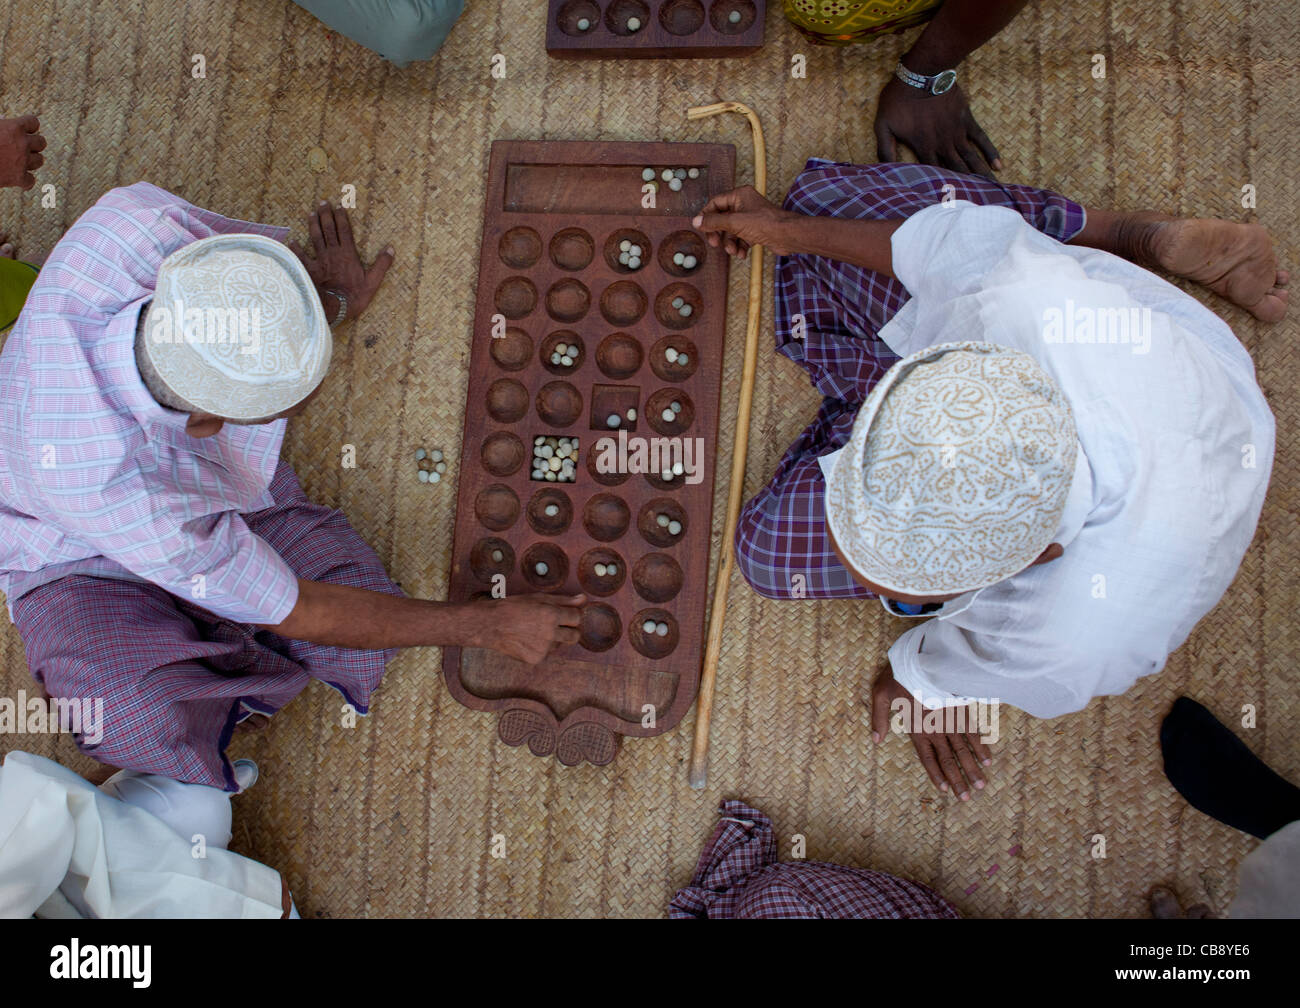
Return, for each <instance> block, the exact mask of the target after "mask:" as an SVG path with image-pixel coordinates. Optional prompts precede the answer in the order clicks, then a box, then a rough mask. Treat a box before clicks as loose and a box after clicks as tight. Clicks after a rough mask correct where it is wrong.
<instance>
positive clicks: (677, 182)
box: [668, 178, 682, 192]
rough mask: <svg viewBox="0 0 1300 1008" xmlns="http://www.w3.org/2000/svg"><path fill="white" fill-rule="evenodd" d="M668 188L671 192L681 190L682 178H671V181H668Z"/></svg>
mask: <svg viewBox="0 0 1300 1008" xmlns="http://www.w3.org/2000/svg"><path fill="white" fill-rule="evenodd" d="M668 188H669V189H671V190H672V191H673V192H681V191H682V180H681V179H679V178H675V179H673V180H672V181H671V182H669V183H668Z"/></svg>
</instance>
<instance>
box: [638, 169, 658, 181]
mask: <svg viewBox="0 0 1300 1008" xmlns="http://www.w3.org/2000/svg"><path fill="white" fill-rule="evenodd" d="M654 180H655V170H654V169H653V168H647V169H645V170H644V171H643V172H641V181H642V182H653V181H654Z"/></svg>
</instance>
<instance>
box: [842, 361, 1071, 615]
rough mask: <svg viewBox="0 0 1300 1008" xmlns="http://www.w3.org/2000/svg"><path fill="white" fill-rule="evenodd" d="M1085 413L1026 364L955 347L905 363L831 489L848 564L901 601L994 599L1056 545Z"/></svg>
mask: <svg viewBox="0 0 1300 1008" xmlns="http://www.w3.org/2000/svg"><path fill="white" fill-rule="evenodd" d="M1078 448H1079V445H1078V437H1077V434H1076V431H1075V426H1074V413H1073V411H1072V410H1071V409H1070V404H1069V403H1068V402H1067V401H1066V399H1065V396H1064V394H1063V393H1062V392H1061V389H1060V387H1059V386H1058V385H1057V384H1056V382H1054V381H1053V380H1052V379H1051V378H1050V377H1049V376H1048V374H1047V372H1045V371H1044V370H1043V369H1042V368H1041V367H1039V365H1038V363H1037V362H1036V361H1035V360H1034V359H1033V358H1032V357H1030V356H1029V355H1028V354H1026V353H1022V352H1020V351H1019V350H1012V349H1010V348H1008V347H1003V346H998V345H996V344H993V343H977V342H973V341H972V342H961V343H944V344H940V345H939V346H932V347H927V348H926V349H924V350H921V351H920V352H918V353H915V354H912V355H911V356H909V357H905V358H903V360H901V361H899V362H898V363H897V364H895V365H894V366H893V367H892V368H890V370H889V372H888V373H887V374H886V375H885V377H884V378H882V379H881V380H880V381H879V382H878V383H877V384H876V387H875V388H874V389H872V390H871V394H870V395H869V396H868V397H867V401H866V402H865V403H863V405H862V408H861V409H860V410H859V411H858V417H857V419H856V420H855V421H854V425H853V435H852V437H851V438H850V440H849V443H848V446H847V447H846V448H845V449H844V452H843V454H842V455H841V456H840V457H839V458H838V459H837V460H836V463H835V468H834V470H833V472H832V473H831V476H830V478H829V479H828V480H827V484H826V517H827V520H828V521H829V523H830V527H831V532H832V534H833V535H834V536H835V541H836V543H837V544H838V545H839V547H840V551H841V552H842V553H843V554H844V556H845V558H846V559H847V560H848V561H849V562H850V563H851V564H852V565H853V567H854V569H855V570H857V571H858V573H860V574H861V575H862V576H863V577H865V578H866V579H867V580H868V581H870V582H871V583H872V584H875V585H879V586H880V587H881V588H883V589H885V590H886V591H892V592H897V593H899V594H903V595H914V596H937V595H949V594H955V593H960V592H967V591H972V590H974V589H976V588H984V587H987V586H988V585H991V584H996V583H997V582H999V581H1001V580H1003V579H1005V578H1008V577H1010V576H1011V575H1013V574H1016V573H1018V572H1020V571H1022V570H1024V569H1025V568H1026V567H1028V566H1029V565H1030V564H1031V563H1033V561H1034V560H1035V559H1037V557H1038V555H1039V554H1040V553H1041V552H1042V551H1043V550H1044V549H1046V548H1047V546H1048V544H1049V543H1050V542H1051V541H1052V536H1053V534H1054V533H1055V532H1056V530H1057V528H1058V526H1059V525H1060V522H1061V515H1062V513H1063V512H1064V510H1065V501H1066V497H1067V496H1068V494H1069V492H1070V485H1071V483H1072V482H1073V481H1074V470H1075V463H1076V460H1077V458H1078Z"/></svg>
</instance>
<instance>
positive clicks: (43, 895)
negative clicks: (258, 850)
mask: <svg viewBox="0 0 1300 1008" xmlns="http://www.w3.org/2000/svg"><path fill="white" fill-rule="evenodd" d="M195 849H196V848H195V847H194V846H193V845H192V844H191V842H190V841H189V840H188V839H187V838H186V837H184V836H182V835H180V834H179V833H177V832H176V831H175V830H174V829H173V828H172V827H171V826H169V825H167V824H166V823H164V822H163V821H162V820H161V819H159V818H157V817H156V816H153V815H151V814H150V813H149V812H146V811H145V810H144V809H141V808H137V807H136V806H134V805H128V804H126V803H125V802H122V801H119V800H117V799H116V798H112V797H110V796H109V795H107V794H105V793H104V792H103V791H101V790H100V789H98V788H96V787H95V786H94V785H93V784H91V783H90V782H89V781H87V780H85V779H84V778H82V777H80V776H78V775H77V774H75V773H73V772H72V771H71V770H68V769H67V768H65V767H62V766H60V765H59V764H57V763H55V762H53V761H52V760H48V759H45V758H43V757H41V756H33V755H31V754H30V753H25V752H17V751H14V752H10V753H9V754H8V755H7V756H6V757H5V761H4V765H3V766H2V767H0V917H11V918H12V917H32V916H36V917H54V918H82V917H101V918H108V917H116V918H123V917H155V918H177V917H231V918H272V917H281V916H283V914H284V908H283V906H282V905H281V899H282V892H281V884H280V876H279V873H278V872H276V871H274V870H273V869H271V868H268V867H266V866H265V865H262V864H258V863H257V862H256V861H251V860H249V859H248V858H245V857H241V856H240V855H238V854H233V853H231V852H230V851H227V850H222V849H221V848H219V847H215V846H210V845H209V846H207V847H206V850H202V851H201V852H202V854H203V856H202V857H195V856H194V851H195Z"/></svg>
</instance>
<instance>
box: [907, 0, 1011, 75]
mask: <svg viewBox="0 0 1300 1008" xmlns="http://www.w3.org/2000/svg"><path fill="white" fill-rule="evenodd" d="M1027 2H1028V0H996V2H994V0H947V2H946V3H944V5H943V6H942V7H941V8H939V13H938V14H936V15H935V16H934V20H932V21H931V22H930V23H929V24H928V25H926V27H925V30H924V31H923V32H921V34H920V37H918V38H917V40H916V44H915V45H913V46H912V48H911V49H909V50H908V51H907V52H906V53H905V54H904V55H903V65H904V66H905V67H907V68H908V69H909V70H911V71H913V72H914V73H919V74H936V73H938V72H939V71H941V70H951V69H955V68H956V67H957V66H958V64H960V63H961V61H962V60H964V59H965V58H966V57H967V56H969V55H970V54H971V53H973V52H974V51H975V50H976V49H978V48H979V47H980V46H982V45H983V44H984V43H985V42H987V41H988V40H989V39H991V38H992V37H993V36H994V35H996V34H997V33H998V32H1000V31H1001V30H1002V29H1003V28H1005V27H1006V26H1007V25H1009V24H1010V23H1011V22H1012V21H1013V20H1015V17H1016V15H1017V14H1019V13H1020V11H1021V9H1022V8H1023V7H1024V6H1025V4H1026V3H1027Z"/></svg>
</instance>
